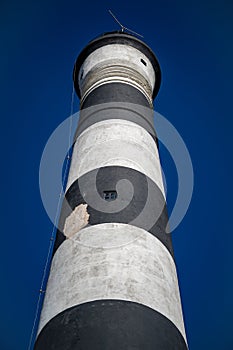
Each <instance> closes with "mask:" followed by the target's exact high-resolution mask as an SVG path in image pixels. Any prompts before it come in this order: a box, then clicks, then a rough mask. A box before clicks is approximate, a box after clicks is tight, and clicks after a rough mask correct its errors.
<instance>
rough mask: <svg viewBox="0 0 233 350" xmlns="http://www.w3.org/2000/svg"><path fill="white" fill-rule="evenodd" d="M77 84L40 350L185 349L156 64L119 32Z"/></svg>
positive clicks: (98, 44)
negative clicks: (156, 112)
mask: <svg viewBox="0 0 233 350" xmlns="http://www.w3.org/2000/svg"><path fill="white" fill-rule="evenodd" d="M73 77H74V86H75V90H76V93H77V95H78V97H79V98H80V118H79V123H78V126H77V131H76V135H75V139H74V144H73V154H72V160H71V165H70V170H69V176H68V181H67V187H66V193H65V198H64V202H63V207H62V211H61V217H60V223H59V230H58V232H57V237H56V242H55V245H54V254H53V258H52V263H51V270H50V274H49V279H48V284H47V289H46V293H45V299H44V304H43V309H42V312H41V318H40V323H39V329H38V335H37V340H36V344H35V347H34V349H35V350H53V349H54V350H155V349H156V350H172V349H174V350H183V349H187V342H186V336H185V330H184V323H183V316H182V308H181V301H180V294H179V287H178V281H177V273H176V266H175V261H174V255H173V249H172V243H171V237H170V234H169V232H167V231H168V229H167V223H168V216H167V210H166V200H165V193H164V187H163V181H162V173H161V165H160V160H159V154H158V144H157V138H156V133H155V130H154V126H153V99H154V98H155V96H156V95H157V93H158V90H159V87H160V80H161V72H160V67H159V64H158V61H157V59H156V57H155V55H154V53H153V52H152V51H151V49H150V48H149V47H148V46H147V45H146V44H145V43H144V42H143V41H141V40H139V39H138V38H136V37H134V36H132V35H129V34H126V33H124V32H111V33H107V34H104V35H102V36H99V37H97V38H96V39H94V40H93V41H91V42H90V43H89V44H88V45H87V46H86V47H85V48H84V49H83V51H82V52H81V53H80V55H79V56H78V58H77V61H76V63H75V67H74V74H73Z"/></svg>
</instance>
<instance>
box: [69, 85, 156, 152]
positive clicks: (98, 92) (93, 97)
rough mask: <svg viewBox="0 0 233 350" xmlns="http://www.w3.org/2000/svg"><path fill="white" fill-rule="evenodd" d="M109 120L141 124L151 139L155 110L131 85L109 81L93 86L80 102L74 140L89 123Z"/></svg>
mask: <svg viewBox="0 0 233 350" xmlns="http://www.w3.org/2000/svg"><path fill="white" fill-rule="evenodd" d="M109 119H123V120H127V121H130V122H133V123H135V124H137V125H139V126H141V127H143V128H144V129H145V130H146V131H147V132H148V133H149V134H150V135H151V136H152V138H153V139H154V141H155V142H156V144H157V145H158V142H157V137H156V132H155V128H154V110H153V109H151V108H150V107H149V104H148V102H147V100H146V98H145V97H144V95H143V94H142V93H141V92H140V91H138V90H137V89H135V88H134V87H133V86H130V85H127V84H123V83H109V84H105V85H102V86H99V87H98V88H96V89H95V90H94V91H93V92H92V93H90V95H88V96H87V98H86V100H85V101H84V103H83V105H82V109H81V110H80V115H79V123H78V128H77V131H76V134H75V138H74V141H75V140H76V139H77V137H78V136H79V135H80V134H81V133H82V132H83V131H84V130H85V129H87V128H88V127H89V126H91V125H93V124H95V123H98V122H101V121H104V120H109Z"/></svg>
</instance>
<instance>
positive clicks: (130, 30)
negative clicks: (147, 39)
mask: <svg viewBox="0 0 233 350" xmlns="http://www.w3.org/2000/svg"><path fill="white" fill-rule="evenodd" d="M108 12H109V13H110V15H111V16H112V17H113V18H114V19H115V21H116V22H117V23H118V24H119V26H120V27H121V31H122V32H124V30H126V31H128V32H130V33H133V34H135V35H138V36H140V37H141V38H143V36H142V35H141V34H138V33H137V32H135V31H133V30H132V29H129V28H127V27H125V26H123V24H121V22H120V21H119V20H118V19H117V18H116V16H115V15H114V14H113V13H112V11H111V10H108Z"/></svg>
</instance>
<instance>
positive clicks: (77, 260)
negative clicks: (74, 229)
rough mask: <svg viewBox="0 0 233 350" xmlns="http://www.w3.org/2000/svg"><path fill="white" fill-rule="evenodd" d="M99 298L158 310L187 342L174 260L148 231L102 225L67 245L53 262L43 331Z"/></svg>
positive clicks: (83, 233)
mask: <svg viewBox="0 0 233 350" xmlns="http://www.w3.org/2000/svg"><path fill="white" fill-rule="evenodd" d="M100 299H120V300H128V301H133V302H137V303H141V304H143V305H146V306H148V307H150V308H152V309H154V310H157V311H158V312H160V313H161V314H163V315H164V316H166V317H167V318H168V319H170V320H171V321H172V322H173V323H174V324H175V325H176V327H177V328H178V329H179V330H180V332H181V333H182V335H183V337H184V338H185V330H184V324H183V317H182V310H181V302H180V296H179V287H178V282H177V274H176V267H175V263H174V260H173V258H172V257H171V254H170V253H169V252H168V250H167V249H166V247H165V246H164V245H163V244H162V243H161V242H160V241H159V240H158V239H157V238H156V237H154V236H152V235H151V234H148V232H147V231H145V230H143V229H140V228H137V227H135V226H131V225H126V224H119V223H108V224H101V225H95V226H90V227H87V228H84V229H82V230H81V231H79V232H78V233H76V234H75V235H74V236H73V238H72V240H71V239H68V240H67V241H65V242H63V243H62V245H61V246H60V247H59V248H58V250H57V251H56V253H55V255H54V258H53V261H52V266H51V271H50V277H49V281H48V285H47V291H46V295H45V300H44V306H43V311H42V314H41V320H40V325H39V332H40V330H41V329H42V327H43V326H44V325H45V324H46V323H47V322H48V321H49V320H50V319H51V318H53V317H54V316H56V315H57V314H58V313H60V312H61V311H63V310H65V309H67V308H69V307H72V306H75V305H78V304H81V303H85V302H88V301H92V300H100Z"/></svg>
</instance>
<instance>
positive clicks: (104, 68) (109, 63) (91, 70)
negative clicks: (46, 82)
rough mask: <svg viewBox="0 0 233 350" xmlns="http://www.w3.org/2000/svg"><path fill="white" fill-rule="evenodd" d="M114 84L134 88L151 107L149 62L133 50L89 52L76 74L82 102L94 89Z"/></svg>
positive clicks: (105, 48) (112, 48)
mask: <svg viewBox="0 0 233 350" xmlns="http://www.w3.org/2000/svg"><path fill="white" fill-rule="evenodd" d="M113 81H114V82H124V83H126V84H130V85H133V86H134V87H136V88H138V89H139V90H140V91H141V92H142V93H143V94H144V95H145V96H146V97H147V98H148V100H150V101H151V103H152V98H151V96H152V91H153V88H154V84H155V72H154V69H153V66H152V64H151V62H150V60H149V59H148V58H147V57H146V56H145V55H144V54H143V53H142V52H141V51H139V50H137V49H136V48H134V47H132V46H128V45H122V44H111V45H105V46H102V47H101V48H99V49H97V50H95V51H94V52H92V53H91V54H90V55H89V56H88V57H87V58H86V59H85V61H84V63H83V65H82V67H81V69H80V72H79V86H80V90H81V96H82V99H84V98H85V96H86V95H87V94H88V93H90V91H92V90H93V89H94V88H96V87H97V86H100V85H101V84H106V83H109V82H113Z"/></svg>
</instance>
